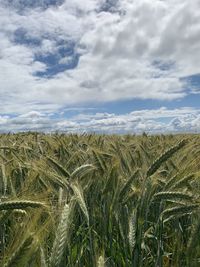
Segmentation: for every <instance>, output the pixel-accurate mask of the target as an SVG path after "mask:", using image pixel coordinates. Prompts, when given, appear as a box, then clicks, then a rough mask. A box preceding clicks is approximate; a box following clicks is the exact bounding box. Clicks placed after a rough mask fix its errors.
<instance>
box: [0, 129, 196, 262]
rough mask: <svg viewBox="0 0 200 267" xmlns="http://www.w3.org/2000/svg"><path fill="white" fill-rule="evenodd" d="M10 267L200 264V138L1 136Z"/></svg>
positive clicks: (5, 255) (3, 231)
mask: <svg viewBox="0 0 200 267" xmlns="http://www.w3.org/2000/svg"><path fill="white" fill-rule="evenodd" d="M0 177H1V179H0V194H1V198H0V266H2V267H67V266H70V267H76V266H77V267H104V266H107V267H109V266H111V267H112V266H113V267H115V266H119V267H123V266H124V267H129V266H131V267H141V266H142V267H151V266H152V267H154V266H155V267H162V266H163V267H169V266H172V267H176V266H182V267H187V266H188V267H195V266H200V213H199V211H200V209H199V204H200V203H199V202H200V136H199V135H194V134H193V135H166V136H165V135H157V136H148V135H146V134H145V133H144V134H143V135H141V136H135V135H122V136H118V135H97V134H81V135H78V134H68V135H65V134H58V133H57V134H56V133H55V134H51V135H50V134H46V135H45V134H41V133H20V134H2V135H0Z"/></svg>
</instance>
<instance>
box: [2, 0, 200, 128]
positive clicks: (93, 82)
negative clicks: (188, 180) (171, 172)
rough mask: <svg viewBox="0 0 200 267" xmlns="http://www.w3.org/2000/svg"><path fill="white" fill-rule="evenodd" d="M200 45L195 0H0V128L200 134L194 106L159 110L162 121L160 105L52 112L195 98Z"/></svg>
mask: <svg viewBox="0 0 200 267" xmlns="http://www.w3.org/2000/svg"><path fill="white" fill-rule="evenodd" d="M199 51H200V1H198V0H193V1H187V0H173V1H172V0H165V1H163V0H162V1H161V0H118V1H117V0H115V1H114V0H84V1H83V0H26V1H25V0H7V1H5V0H0V100H1V102H0V103H1V105H0V114H1V117H0V125H1V131H5V130H14V131H17V130H22V129H32V128H33V129H38V130H41V129H42V130H45V129H47V130H51V129H52V127H53V128H54V129H58V130H66V129H72V131H77V130H88V129H91V130H95V131H98V130H99V129H101V130H106V131H108V132H109V131H117V132H121V131H123V130H126V131H132V130H133V129H135V131H139V132H140V131H143V130H148V131H152V132H155V131H158V132H160V131H163V129H165V130H168V131H199V129H200V126H199V124H200V115H199V110H197V109H194V108H192V107H189V108H188V107H185V108H182V109H175V110H174V109H171V110H169V109H161V110H163V112H164V113H165V112H166V113H167V114H169V112H170V114H171V115H170V116H168V115H167V118H168V120H167V122H166V121H162V118H161V117H162V116H161V117H159V118H158V121H157V118H155V117H156V116H157V115H156V114H157V112H160V109H157V110H152V111H150V113H149V111H148V110H146V111H142V112H144V114H146V115H145V116H146V117H145V116H144V114H143V113H140V115H138V114H137V112H136V111H135V112H136V113H134V112H132V113H128V114H121V115H115V114H111V113H108V114H107V115H103V117H102V118H97V117H96V116H97V115H96V114H95V113H91V117H90V118H89V117H87V116H88V115H86V114H79V115H77V116H82V117H84V116H85V118H84V119H83V120H82V119H81V120H79V118H73V117H72V118H71V119H70V120H68V121H66V119H65V118H56V119H55V118H53V117H52V116H53V115H52V114H54V115H55V114H59V112H61V111H62V109H64V108H66V107H73V106H76V107H79V106H82V105H87V106H88V107H89V106H90V103H92V104H93V105H94V103H102V102H113V101H121V100H131V99H155V100H163V101H165V100H166V101H174V100H177V99H184V98H185V97H187V96H188V95H191V94H196V95H197V97H199V95H198V94H199V89H200V88H199V86H198V85H195V86H193V84H192V83H191V77H193V76H195V75H199V73H200V53H199ZM140 112H141V111H140ZM27 114H29V115H30V114H31V116H29V115H28V116H27ZM33 114H35V115H33ZM97 114H98V113H97ZM148 114H153V115H152V117H148V116H147V115H148ZM26 116H27V117H26ZM99 116H100V115H99ZM86 118H87V119H86ZM51 122H53V123H52V126H51ZM109 125H110V126H109Z"/></svg>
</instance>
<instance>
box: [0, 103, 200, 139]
mask: <svg viewBox="0 0 200 267" xmlns="http://www.w3.org/2000/svg"><path fill="white" fill-rule="evenodd" d="M0 125H1V132H9V131H11V132H18V131H27V130H29V131H43V132H55V131H59V132H71V133H73V132H76V133H82V132H98V133H131V134H141V133H143V132H147V133H150V134H154V133H178V132H200V109H192V108H188V107H184V108H181V109H167V108H165V107H163V108H160V109H152V110H148V109H145V110H139V111H133V112H130V113H127V114H124V115H116V114H114V113H91V111H89V110H88V111H87V112H84V113H83V112H82V113H79V114H78V115H74V116H72V117H71V118H69V119H66V118H65V117H64V116H62V114H46V113H40V112H38V111H31V112H28V113H25V114H22V115H16V116H14V117H13V116H12V117H9V116H1V117H0Z"/></svg>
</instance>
